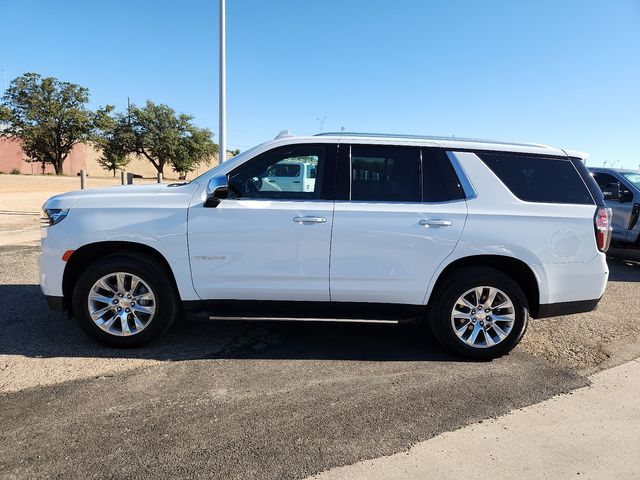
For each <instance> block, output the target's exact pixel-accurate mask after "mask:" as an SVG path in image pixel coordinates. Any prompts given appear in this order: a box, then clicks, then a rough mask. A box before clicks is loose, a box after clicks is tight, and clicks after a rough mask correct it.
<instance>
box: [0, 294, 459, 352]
mask: <svg viewBox="0 0 640 480" xmlns="http://www.w3.org/2000/svg"><path fill="white" fill-rule="evenodd" d="M0 312H2V315H1V316H0V332H2V334H1V335H0V354H4V355H22V356H26V357H44V358H52V357H98V358H131V359H153V360H168V361H181V360H194V359H254V360H255V359H313V360H323V359H326V360H365V361H366V360H370V361H446V362H451V361H459V360H460V359H459V358H457V357H455V356H452V355H450V354H448V353H447V352H445V351H444V350H443V349H442V347H440V345H439V344H438V343H437V342H436V341H435V339H433V338H432V337H431V335H430V333H429V332H428V331H427V329H426V328H425V327H424V326H421V325H403V326H397V325H379V324H347V323H312V322H279V321H267V322H265V321H260V322H244V321H243V322H233V321H226V322H222V321H221V322H191V321H187V320H182V319H181V321H179V322H177V324H176V325H175V326H174V327H173V328H172V329H171V330H170V331H169V332H168V333H166V334H165V335H164V336H162V337H161V338H159V339H158V340H156V341H155V342H153V343H151V344H150V345H148V346H145V347H142V348H135V349H116V348H109V347H106V346H103V345H101V344H99V343H97V342H95V341H94V340H92V339H91V338H89V337H88V336H87V335H86V334H85V333H84V332H82V330H81V329H80V328H79V327H78V325H77V324H76V322H75V321H74V320H73V319H69V318H68V317H67V315H66V314H62V313H58V312H54V311H52V310H50V309H49V308H48V307H47V304H46V302H45V299H44V297H43V296H42V293H41V292H40V288H39V286H37V285H0Z"/></svg>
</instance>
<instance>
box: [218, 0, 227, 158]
mask: <svg viewBox="0 0 640 480" xmlns="http://www.w3.org/2000/svg"><path fill="white" fill-rule="evenodd" d="M225 17H226V12H225V0H220V121H219V122H220V123H219V127H218V128H219V132H218V133H219V135H220V149H219V153H218V156H219V158H220V162H224V161H225V160H226V159H227V53H226V50H227V48H226V47H227V46H226V38H225V37H226V25H225V24H226V18H225Z"/></svg>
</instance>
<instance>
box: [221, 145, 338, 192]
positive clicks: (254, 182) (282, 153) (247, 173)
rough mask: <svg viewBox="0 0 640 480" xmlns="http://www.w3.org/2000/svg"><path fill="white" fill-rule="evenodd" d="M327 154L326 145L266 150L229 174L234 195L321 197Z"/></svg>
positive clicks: (230, 188)
mask: <svg viewBox="0 0 640 480" xmlns="http://www.w3.org/2000/svg"><path fill="white" fill-rule="evenodd" d="M325 156H326V155H325V148H324V147H323V146H300V147H296V146H294V147H284V148H279V149H277V150H273V151H271V152H267V153H265V154H263V155H260V156H259V157H257V158H255V159H253V160H251V161H249V162H248V163H247V164H245V165H242V166H241V167H240V168H239V169H237V170H235V171H234V172H232V173H231V174H230V175H229V190H230V194H231V196H232V197H233V198H265V199H286V200H298V199H300V200H304V199H311V200H313V199H319V198H321V188H322V174H323V171H324V163H325Z"/></svg>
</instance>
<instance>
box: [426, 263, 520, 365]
mask: <svg viewBox="0 0 640 480" xmlns="http://www.w3.org/2000/svg"><path fill="white" fill-rule="evenodd" d="M434 298H435V303H434V304H433V306H432V307H431V308H430V310H429V312H430V313H429V316H430V318H429V321H430V325H431V327H432V330H433V332H434V333H435V335H436V337H437V338H438V340H439V341H440V343H442V345H443V346H445V347H446V348H447V349H449V350H451V351H453V352H455V353H457V354H459V355H462V356H465V357H469V358H474V359H479V360H486V359H491V358H496V357H499V356H501V355H504V354H506V353H508V352H509V351H511V350H512V349H513V348H514V347H515V346H516V345H517V344H518V342H519V341H520V340H521V339H522V336H523V335H524V332H525V330H526V328H527V323H528V319H529V311H528V304H527V300H526V297H525V296H524V294H523V292H522V289H521V288H520V286H519V285H518V284H517V283H516V282H515V281H514V280H513V278H511V277H510V276H508V275H506V274H505V273H503V272H501V271H499V270H495V269H492V268H486V267H468V268H465V269H461V270H458V271H456V272H454V273H453V274H451V275H450V276H449V277H447V279H446V280H445V283H444V285H443V286H442V288H441V289H439V291H438V292H435V293H434Z"/></svg>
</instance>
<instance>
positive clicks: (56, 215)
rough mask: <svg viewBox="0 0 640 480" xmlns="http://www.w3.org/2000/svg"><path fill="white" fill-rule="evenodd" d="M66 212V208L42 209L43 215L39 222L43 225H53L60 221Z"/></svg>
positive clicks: (67, 211)
mask: <svg viewBox="0 0 640 480" xmlns="http://www.w3.org/2000/svg"><path fill="white" fill-rule="evenodd" d="M68 213H69V209H68V208H67V209H61V208H47V209H46V210H44V215H43V216H42V217H41V218H40V222H41V223H42V226H43V227H50V226H51V225H55V224H56V223H60V222H61V221H62V220H64V219H65V217H66V216H67V214H68Z"/></svg>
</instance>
